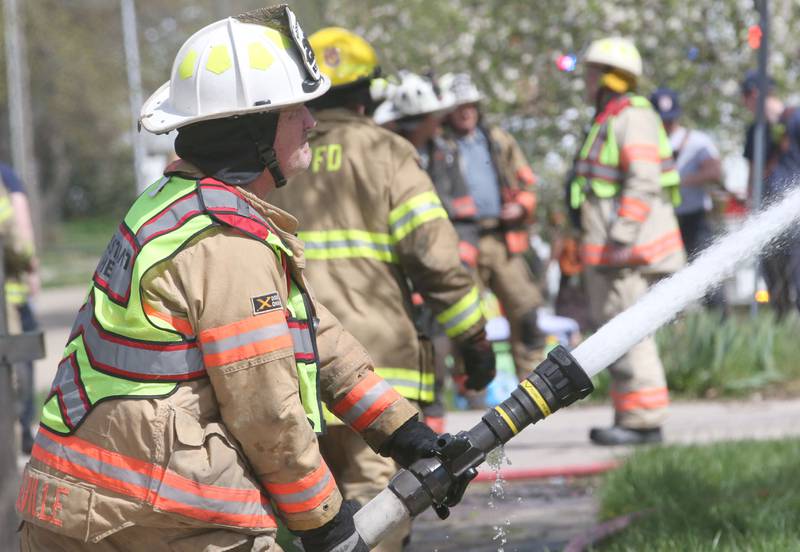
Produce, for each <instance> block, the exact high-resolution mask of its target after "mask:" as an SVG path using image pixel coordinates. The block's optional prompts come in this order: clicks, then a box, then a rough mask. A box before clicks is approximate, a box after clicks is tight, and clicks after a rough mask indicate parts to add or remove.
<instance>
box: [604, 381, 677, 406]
mask: <svg viewBox="0 0 800 552" xmlns="http://www.w3.org/2000/svg"><path fill="white" fill-rule="evenodd" d="M611 398H612V400H613V401H614V408H615V409H616V410H617V411H619V412H629V411H631V410H656V409H659V408H666V407H667V406H669V391H668V390H667V388H666V387H656V388H654V389H641V390H639V391H631V392H630V393H615V392H613V391H612V392H611Z"/></svg>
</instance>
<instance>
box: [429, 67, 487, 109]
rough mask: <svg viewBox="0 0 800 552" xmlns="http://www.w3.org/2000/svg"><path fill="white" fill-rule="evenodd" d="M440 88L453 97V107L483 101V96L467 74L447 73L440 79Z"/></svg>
mask: <svg viewBox="0 0 800 552" xmlns="http://www.w3.org/2000/svg"><path fill="white" fill-rule="evenodd" d="M439 86H440V87H441V88H442V90H443V91H445V94H448V95H450V96H451V97H452V102H453V107H457V106H459V105H465V104H471V103H478V102H480V101H483V99H484V97H483V94H481V93H480V91H479V90H478V87H477V86H475V83H474V82H472V77H470V76H469V74H467V73H447V74H446V75H442V77H441V78H440V79H439Z"/></svg>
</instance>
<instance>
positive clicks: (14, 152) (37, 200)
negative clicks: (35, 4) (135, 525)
mask: <svg viewBox="0 0 800 552" xmlns="http://www.w3.org/2000/svg"><path fill="white" fill-rule="evenodd" d="M3 18H4V21H5V26H4V32H5V47H6V81H7V86H8V121H9V127H10V140H11V158H12V159H11V164H12V165H13V167H14V170H15V171H16V172H17V174H18V175H19V176H20V178H21V179H22V181H23V182H24V183H25V187H26V190H27V192H28V201H29V202H30V206H31V218H32V219H33V229H34V233H35V235H36V242H37V244H38V245H41V239H42V236H41V228H42V226H41V225H42V203H41V193H40V191H39V179H38V171H37V169H36V157H35V155H34V147H33V117H32V115H31V101H30V92H29V88H30V85H29V83H30V80H29V74H28V58H27V55H26V51H27V47H26V44H25V13H24V10H20V7H19V2H18V0H3Z"/></svg>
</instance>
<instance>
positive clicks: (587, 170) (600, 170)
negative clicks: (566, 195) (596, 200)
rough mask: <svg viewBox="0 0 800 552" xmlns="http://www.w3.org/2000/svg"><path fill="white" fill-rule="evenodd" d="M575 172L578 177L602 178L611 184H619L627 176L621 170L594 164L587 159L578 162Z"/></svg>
mask: <svg viewBox="0 0 800 552" xmlns="http://www.w3.org/2000/svg"><path fill="white" fill-rule="evenodd" d="M575 172H576V174H577V175H578V176H583V177H585V178H602V179H603V180H608V181H611V182H618V181H620V180H622V178H623V177H624V176H625V173H624V172H622V171H621V170H619V169H616V168H614V167H609V166H608V165H599V164H597V163H592V162H590V161H586V160H585V159H584V160H581V161H578V163H577V165H576V166H575Z"/></svg>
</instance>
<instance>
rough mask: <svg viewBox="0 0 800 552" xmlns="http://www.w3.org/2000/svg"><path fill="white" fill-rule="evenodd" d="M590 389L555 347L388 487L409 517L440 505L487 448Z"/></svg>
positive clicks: (575, 364)
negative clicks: (506, 393) (477, 418)
mask: <svg viewBox="0 0 800 552" xmlns="http://www.w3.org/2000/svg"><path fill="white" fill-rule="evenodd" d="M593 390H594V386H593V385H592V380H591V379H590V378H589V376H587V375H586V372H584V371H583V368H581V367H580V365H579V364H578V362H577V361H576V360H575V358H574V357H573V356H572V355H571V354H569V351H567V350H566V349H565V348H564V347H561V346H559V347H556V348H555V349H553V350H552V351H550V353H549V354H548V355H547V359H546V360H544V361H543V362H542V363H541V364H539V366H537V367H536V369H535V370H534V371H533V372H532V373H531V375H529V376H528V377H527V378H526V379H524V380H522V382H521V383H520V384H519V387H517V388H516V389H515V390H514V391H513V392H512V393H511V396H510V397H509V398H508V399H506V400H505V401H503V402H502V403H500V404H499V405H498V406H496V407H495V408H494V409H492V410H490V411H489V412H487V413H486V414H484V416H483V418H482V419H481V422H480V423H479V424H477V425H476V426H475V427H473V428H472V429H470V430H469V431H461V432H459V433H458V434H457V435H455V436H453V435H449V434H445V435H442V436H441V437H440V439H439V442H438V443H437V446H436V451H435V453H436V456H434V457H432V458H423V459H421V460H418V461H417V462H415V463H414V464H412V465H411V466H410V467H409V468H408V470H402V471H400V472H399V473H398V474H397V475H396V476H395V477H394V478H393V479H392V481H391V483H390V484H389V488H390V489H391V490H392V492H394V494H395V495H396V496H397V497H398V498H399V499H400V500H401V501H402V502H403V504H404V505H405V506H406V508H407V509H408V511H409V513H410V514H411V515H412V516H415V515H417V514H419V513H420V512H422V511H423V510H425V509H426V508H428V507H429V506H431V505H434V506H437V507H442V506H444V505H445V504H444V501H445V499H446V497H447V494H448V492H449V489H450V487H451V485H453V484H455V483H456V482H457V481H460V480H461V479H462V478H463V476H464V475H465V474H471V473H473V472H474V468H476V467H477V466H479V465H480V464H482V463H483V461H484V460H486V455H487V454H488V453H489V452H490V451H491V450H493V449H494V448H496V447H497V446H499V445H502V444H503V443H505V442H507V441H508V440H509V439H511V438H512V437H513V436H514V435H516V434H517V433H519V432H520V431H521V430H522V429H523V428H525V427H527V426H528V425H530V424H534V423H536V422H538V421H539V420H541V419H542V418H545V417H547V416H549V415H550V414H552V413H553V412H555V411H556V410H558V409H560V408H563V407H565V406H568V405H570V404H572V403H573V402H575V401H577V400H578V399H582V398H584V397H586V396H587V395H588V394H589V393H591V392H592V391H593ZM472 477H474V475H473V476H472ZM470 478H471V477H470ZM437 511H438V510H437Z"/></svg>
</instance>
